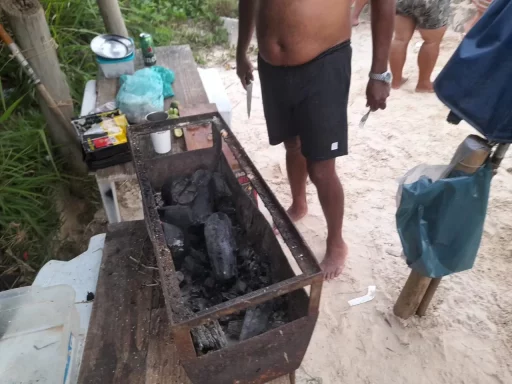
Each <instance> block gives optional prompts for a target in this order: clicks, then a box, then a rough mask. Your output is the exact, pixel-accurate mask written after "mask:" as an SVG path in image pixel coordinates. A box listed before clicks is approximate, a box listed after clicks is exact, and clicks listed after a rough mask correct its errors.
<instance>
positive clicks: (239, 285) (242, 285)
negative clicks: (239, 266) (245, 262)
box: [235, 280, 247, 294]
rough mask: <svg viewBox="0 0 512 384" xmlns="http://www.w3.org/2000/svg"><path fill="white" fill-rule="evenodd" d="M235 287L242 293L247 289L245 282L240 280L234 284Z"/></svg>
mask: <svg viewBox="0 0 512 384" xmlns="http://www.w3.org/2000/svg"><path fill="white" fill-rule="evenodd" d="M235 287H236V290H237V291H238V292H239V293H242V294H243V293H245V291H247V284H246V283H245V282H244V281H242V280H238V281H237V282H236V284H235Z"/></svg>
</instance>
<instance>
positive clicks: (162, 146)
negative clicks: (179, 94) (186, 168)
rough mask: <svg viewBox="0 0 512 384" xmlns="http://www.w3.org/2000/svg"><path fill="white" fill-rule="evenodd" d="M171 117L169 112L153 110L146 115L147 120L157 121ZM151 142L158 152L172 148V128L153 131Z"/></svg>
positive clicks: (162, 152) (168, 150)
mask: <svg viewBox="0 0 512 384" xmlns="http://www.w3.org/2000/svg"><path fill="white" fill-rule="evenodd" d="M168 118H169V114H168V113H167V112H164V111H158V112H151V113H148V114H147V115H146V121H149V122H153V123H154V122H157V121H165V120H167V119H168ZM149 136H150V137H151V142H152V143H153V148H154V150H155V152H156V153H158V154H164V153H168V152H170V150H171V130H167V131H160V132H155V133H151V134H150V135H149Z"/></svg>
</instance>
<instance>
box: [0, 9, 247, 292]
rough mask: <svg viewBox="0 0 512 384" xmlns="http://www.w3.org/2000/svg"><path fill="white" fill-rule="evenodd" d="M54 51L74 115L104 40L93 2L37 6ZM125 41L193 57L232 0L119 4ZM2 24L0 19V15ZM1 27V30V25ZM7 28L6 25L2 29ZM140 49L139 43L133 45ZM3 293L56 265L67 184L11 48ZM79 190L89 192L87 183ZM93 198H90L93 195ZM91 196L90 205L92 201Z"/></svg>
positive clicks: (5, 115) (213, 34)
mask: <svg viewBox="0 0 512 384" xmlns="http://www.w3.org/2000/svg"><path fill="white" fill-rule="evenodd" d="M40 1H41V4H42V6H43V8H44V9H45V12H46V18H47V21H48V24H49V26H50V31H51V34H52V37H53V38H54V40H55V42H56V44H57V46H58V55H59V60H60V63H61V68H62V71H63V72H64V73H65V75H66V77H67V80H68V83H69V86H70V89H71V95H72V98H73V101H74V104H75V110H77V111H78V107H79V103H80V102H81V99H82V93H83V89H84V86H85V83H86V82H87V81H88V80H90V79H91V78H94V77H95V75H96V73H97V66H96V63H95V60H94V57H93V54H92V52H91V51H90V49H89V43H90V41H91V40H92V38H93V37H94V36H95V35H97V34H101V33H104V25H103V21H102V19H101V17H100V14H99V10H98V8H97V3H96V1H95V0H65V1H64V0H40ZM120 4H121V7H122V13H123V16H124V18H125V23H126V26H127V28H128V30H129V32H130V35H131V36H133V37H134V38H135V40H136V41H137V40H138V39H137V36H138V35H139V33H140V32H142V31H144V32H149V33H151V34H152V35H153V38H154V41H155V44H156V45H168V44H190V45H191V46H192V49H193V50H194V51H195V52H200V51H201V50H205V49H208V48H211V47H212V46H214V45H223V44H225V43H226V42H227V32H226V31H225V30H224V28H222V23H221V21H220V19H219V16H228V17H236V14H237V1H236V0H120ZM0 21H2V20H1V16H0ZM4 24H5V23H4ZM6 28H8V25H6ZM137 43H138V41H137ZM0 80H1V82H0V101H1V102H0V290H3V289H8V288H12V287H16V286H20V285H24V284H30V283H31V279H32V278H33V276H34V274H35V273H36V272H37V270H38V269H39V268H40V267H41V266H42V264H44V263H45V262H46V261H47V260H49V259H51V258H56V255H55V251H56V250H57V249H58V245H59V244H58V241H57V239H58V236H57V235H58V231H59V227H60V218H59V213H58V212H57V208H56V199H57V197H56V196H57V193H56V192H57V190H58V189H59V188H62V186H66V185H67V184H69V177H67V176H66V174H65V169H64V168H63V167H62V164H64V163H65V161H59V160H58V159H56V158H55V157H54V153H53V151H52V147H51V143H49V142H48V140H47V137H46V135H45V133H44V119H43V117H42V115H41V113H40V112H39V108H38V106H37V103H36V102H35V98H34V96H35V90H34V88H33V86H32V85H30V84H29V83H28V81H27V78H26V77H25V75H24V74H23V72H22V70H21V69H20V67H19V65H18V64H17V62H16V61H15V60H14V59H12V57H11V56H10V52H9V50H8V48H7V47H6V46H5V45H4V44H1V45H0ZM73 182H74V183H76V182H80V183H84V185H85V187H84V188H83V189H86V190H87V189H88V190H91V188H90V187H91V185H93V184H92V183H91V182H90V181H84V180H79V181H77V180H74V181H73ZM93 193H95V192H93ZM97 197H98V195H97V192H96V195H95V196H90V199H91V200H96V201H97Z"/></svg>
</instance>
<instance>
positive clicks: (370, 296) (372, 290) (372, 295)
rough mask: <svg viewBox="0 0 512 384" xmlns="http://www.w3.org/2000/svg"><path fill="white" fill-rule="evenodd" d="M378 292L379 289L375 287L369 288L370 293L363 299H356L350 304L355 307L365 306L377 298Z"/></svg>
mask: <svg viewBox="0 0 512 384" xmlns="http://www.w3.org/2000/svg"><path fill="white" fill-rule="evenodd" d="M376 291H377V287H376V286H375V285H369V286H368V293H367V294H366V295H364V296H361V297H356V298H355V299H352V300H349V301H348V304H349V305H350V306H351V307H353V306H354V305H359V304H364V303H367V302H368V301H371V300H373V299H374V298H375V292H376Z"/></svg>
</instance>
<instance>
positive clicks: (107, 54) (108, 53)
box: [91, 35, 135, 59]
mask: <svg viewBox="0 0 512 384" xmlns="http://www.w3.org/2000/svg"><path fill="white" fill-rule="evenodd" d="M91 49H92V51H93V52H94V53H95V54H96V55H98V56H100V57H103V58H105V59H123V58H125V57H127V56H130V55H131V54H132V53H133V51H134V49H135V47H134V45H133V41H132V40H130V39H128V38H126V37H123V36H119V35H99V36H96V37H95V38H94V39H92V41H91Z"/></svg>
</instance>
